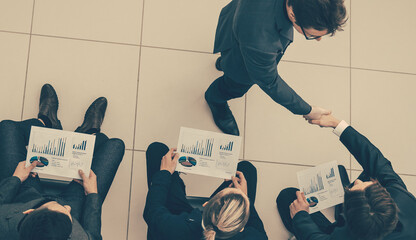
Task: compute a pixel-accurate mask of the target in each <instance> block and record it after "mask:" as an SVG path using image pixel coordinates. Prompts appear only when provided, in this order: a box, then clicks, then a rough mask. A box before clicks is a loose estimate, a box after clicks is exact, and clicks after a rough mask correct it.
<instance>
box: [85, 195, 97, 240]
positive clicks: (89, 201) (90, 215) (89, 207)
mask: <svg viewBox="0 0 416 240" xmlns="http://www.w3.org/2000/svg"><path fill="white" fill-rule="evenodd" d="M101 207H102V204H101V200H100V197H99V195H98V194H97V193H91V194H88V195H87V197H86V199H85V203H84V211H83V214H82V220H81V225H82V227H83V228H84V231H85V232H86V233H87V234H88V235H89V237H90V239H91V240H101V239H102V236H101Z"/></svg>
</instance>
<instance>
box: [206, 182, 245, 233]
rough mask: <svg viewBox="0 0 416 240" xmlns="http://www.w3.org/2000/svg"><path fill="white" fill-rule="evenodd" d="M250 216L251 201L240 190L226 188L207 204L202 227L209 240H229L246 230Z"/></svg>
mask: <svg viewBox="0 0 416 240" xmlns="http://www.w3.org/2000/svg"><path fill="white" fill-rule="evenodd" d="M249 215H250V201H249V200H248V197H247V196H246V195H245V194H244V193H243V192H242V191H241V190H239V189H236V188H226V189H224V190H222V191H221V192H219V193H217V194H216V195H215V196H214V197H213V198H211V200H209V201H208V202H207V204H206V205H205V207H204V212H203V213H202V227H203V228H204V237H205V239H207V240H214V239H215V238H217V239H227V238H231V237H233V236H234V235H236V234H237V233H239V232H241V231H243V230H244V226H245V225H246V223H247V221H248V217H249Z"/></svg>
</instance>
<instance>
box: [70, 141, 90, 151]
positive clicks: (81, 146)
mask: <svg viewBox="0 0 416 240" xmlns="http://www.w3.org/2000/svg"><path fill="white" fill-rule="evenodd" d="M86 147H87V140H84V141H82V142H81V143H79V144H74V145H73V146H72V149H76V150H83V151H85V148H86Z"/></svg>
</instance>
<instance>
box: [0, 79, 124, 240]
mask: <svg viewBox="0 0 416 240" xmlns="http://www.w3.org/2000/svg"><path fill="white" fill-rule="evenodd" d="M106 108H107V100H106V98H104V97H101V98H98V99H96V100H95V101H94V102H93V103H92V104H91V106H90V107H89V108H88V110H87V112H86V114H85V117H84V122H83V123H82V125H81V126H80V127H78V128H77V129H76V130H75V131H76V132H80V133H88V134H95V135H96V141H95V148H94V155H93V160H92V166H91V172H90V174H89V177H86V174H85V173H83V172H82V171H80V172H79V173H80V176H81V177H82V181H78V180H77V181H75V180H74V181H72V182H71V183H69V184H68V185H66V186H65V187H63V189H62V192H61V193H58V194H57V195H54V196H51V195H48V193H46V190H47V189H46V186H43V185H42V183H41V182H40V179H39V177H38V176H37V174H34V173H30V172H31V171H32V170H33V169H34V168H35V167H36V164H37V161H35V162H33V163H32V165H30V166H28V167H25V161H22V160H24V159H26V153H27V150H26V146H27V145H28V141H29V135H30V129H31V127H32V126H38V127H47V128H55V129H62V126H61V122H60V121H59V120H58V117H57V111H58V97H57V95H56V92H55V90H54V89H53V87H52V86H51V85H49V84H45V85H44V86H43V87H42V90H41V95H40V103H39V115H38V118H37V119H36V118H34V119H29V120H25V121H22V122H16V121H11V120H4V121H2V122H0V164H1V168H0V239H7V240H14V239H20V240H41V239H42V240H45V239H48V240H66V239H76V240H82V239H89V240H92V239H93V240H96V239H102V237H101V206H102V204H103V201H104V199H105V197H106V195H107V193H108V190H109V188H110V186H111V183H112V181H113V179H114V176H115V174H116V172H117V169H118V166H119V164H120V162H121V160H122V158H123V155H124V143H123V141H122V140H120V139H109V138H108V137H107V136H105V135H104V134H103V133H101V132H100V127H101V124H102V122H103V119H104V114H105V110H106ZM44 187H45V188H44ZM44 190H45V191H44Z"/></svg>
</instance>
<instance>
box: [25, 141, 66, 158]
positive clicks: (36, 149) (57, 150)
mask: <svg viewBox="0 0 416 240" xmlns="http://www.w3.org/2000/svg"><path fill="white" fill-rule="evenodd" d="M66 140H67V139H66V138H56V139H51V140H48V141H47V143H43V144H39V143H38V144H32V146H31V150H32V153H42V154H48V155H53V156H58V157H63V156H64V154H65V147H66Z"/></svg>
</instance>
